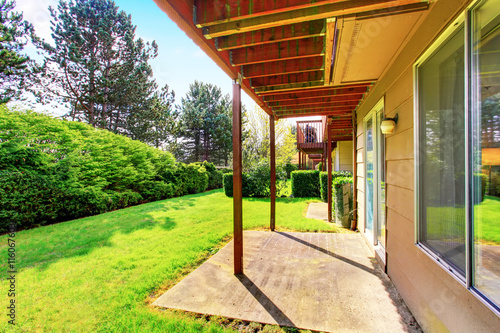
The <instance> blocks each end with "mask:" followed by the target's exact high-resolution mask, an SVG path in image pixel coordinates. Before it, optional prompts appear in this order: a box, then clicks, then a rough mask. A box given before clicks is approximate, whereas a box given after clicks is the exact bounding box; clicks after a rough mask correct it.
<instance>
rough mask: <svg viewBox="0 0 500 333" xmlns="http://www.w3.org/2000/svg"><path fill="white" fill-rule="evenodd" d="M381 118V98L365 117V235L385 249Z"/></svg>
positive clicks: (383, 150) (383, 156)
mask: <svg viewBox="0 0 500 333" xmlns="http://www.w3.org/2000/svg"><path fill="white" fill-rule="evenodd" d="M383 118H384V103H383V100H381V101H380V102H379V103H377V105H376V106H375V107H374V108H373V109H372V111H371V112H370V113H369V114H368V116H366V117H365V120H364V124H365V208H366V209H365V234H366V236H367V238H368V239H369V240H370V241H373V244H374V245H378V246H379V249H380V250H381V251H385V250H384V249H385V234H386V232H385V220H386V217H385V214H386V213H385V140H384V136H383V135H382V132H381V130H380V124H381V123H382V119H383Z"/></svg>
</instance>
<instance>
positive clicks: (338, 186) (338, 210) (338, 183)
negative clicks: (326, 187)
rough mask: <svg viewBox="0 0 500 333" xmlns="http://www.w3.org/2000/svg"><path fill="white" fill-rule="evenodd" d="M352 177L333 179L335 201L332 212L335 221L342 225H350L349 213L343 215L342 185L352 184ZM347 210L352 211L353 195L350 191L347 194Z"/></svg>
mask: <svg viewBox="0 0 500 333" xmlns="http://www.w3.org/2000/svg"><path fill="white" fill-rule="evenodd" d="M352 182H353V179H352V177H342V176H341V177H336V178H335V179H334V180H333V199H334V203H335V207H334V214H335V221H336V222H337V223H339V224H342V226H343V227H350V214H348V215H344V191H343V187H344V185H345V184H352ZM348 204H349V212H351V211H352V207H353V196H352V192H351V194H350V195H349V203H348Z"/></svg>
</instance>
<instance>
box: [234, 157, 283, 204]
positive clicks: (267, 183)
mask: <svg viewBox="0 0 500 333" xmlns="http://www.w3.org/2000/svg"><path fill="white" fill-rule="evenodd" d="M285 182H286V173H285V170H284V168H283V167H280V166H277V167H276V195H277V196H279V193H280V192H281V191H282V190H283V189H284V188H285V186H286V183H285ZM270 187H271V170H270V166H269V164H268V163H267V162H266V161H261V162H259V163H257V164H256V165H255V166H254V167H253V168H252V169H251V171H250V172H248V173H243V174H242V194H243V197H260V198H263V197H269V196H270V195H271V189H270ZM224 192H225V193H226V195H227V196H228V197H232V196H233V174H232V173H226V174H224Z"/></svg>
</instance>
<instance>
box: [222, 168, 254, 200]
mask: <svg viewBox="0 0 500 333" xmlns="http://www.w3.org/2000/svg"><path fill="white" fill-rule="evenodd" d="M241 178H242V179H241V182H242V189H241V191H242V195H243V197H245V198H247V197H250V196H251V194H252V192H251V187H250V186H249V184H250V181H249V177H248V174H246V173H243V174H242V175H241ZM224 193H225V194H226V195H227V196H228V197H232V196H233V174H232V173H225V174H224Z"/></svg>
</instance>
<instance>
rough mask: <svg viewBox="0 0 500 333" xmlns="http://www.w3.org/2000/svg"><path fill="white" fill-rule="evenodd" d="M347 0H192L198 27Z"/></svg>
mask: <svg viewBox="0 0 500 333" xmlns="http://www.w3.org/2000/svg"><path fill="white" fill-rule="evenodd" d="M341 1H347V0H316V1H311V0H287V1H282V0H278V1H276V0H274V1H273V0H267V1H254V0H239V1H234V0H194V7H195V8H196V9H195V11H196V17H195V19H194V21H195V24H196V26H197V27H198V28H201V27H204V26H208V25H213V24H217V23H222V22H227V21H228V20H232V19H249V18H252V17H258V16H260V15H263V14H266V15H267V14H274V13H279V12H284V11H292V10H297V9H303V8H307V7H314V6H317V5H318V4H321V3H334V2H341Z"/></svg>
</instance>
